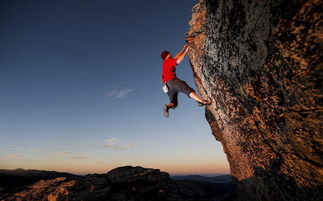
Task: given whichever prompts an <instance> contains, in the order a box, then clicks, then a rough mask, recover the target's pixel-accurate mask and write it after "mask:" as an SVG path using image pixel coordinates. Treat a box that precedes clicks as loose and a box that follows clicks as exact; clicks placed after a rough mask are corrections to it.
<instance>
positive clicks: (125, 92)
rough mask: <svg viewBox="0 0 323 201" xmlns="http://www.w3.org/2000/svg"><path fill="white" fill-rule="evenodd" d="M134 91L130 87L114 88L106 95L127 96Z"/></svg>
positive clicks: (113, 97) (115, 97) (113, 96)
mask: <svg viewBox="0 0 323 201" xmlns="http://www.w3.org/2000/svg"><path fill="white" fill-rule="evenodd" d="M132 91H133V89H128V88H124V89H114V90H112V91H109V92H107V93H106V94H105V96H106V97H109V98H111V99H119V98H125V97H126V96H127V95H128V94H129V93H130V92H132Z"/></svg>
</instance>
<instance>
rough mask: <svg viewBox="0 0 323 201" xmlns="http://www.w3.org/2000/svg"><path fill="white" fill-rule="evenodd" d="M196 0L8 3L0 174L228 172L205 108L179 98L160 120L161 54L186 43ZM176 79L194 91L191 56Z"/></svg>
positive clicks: (0, 69)
mask: <svg viewBox="0 0 323 201" xmlns="http://www.w3.org/2000/svg"><path fill="white" fill-rule="evenodd" d="M195 3H196V1H195V0H194V1H193V0H185V1H184V0H182V1H171V0H165V1H143V0H138V1H135V2H134V1H130V0H129V1H113V2H111V1H107V0H67V1H54V0H32V1H18V0H10V1H9V0H4V1H1V3H0V29H1V32H0V44H1V46H0V94H1V96H0V137H1V140H0V168H8V169H12V168H18V167H21V168H34V169H47V170H57V171H69V172H74V173H91V172H105V171H107V170H109V169H111V168H115V167H118V166H121V165H141V166H144V167H153V168H159V169H162V170H164V171H168V172H170V173H174V174H182V173H183V174H185V173H228V172H229V167H228V164H227V160H226V158H225V154H224V153H223V149H222V146H221V144H220V143H219V142H217V141H216V140H215V139H214V137H213V136H212V135H211V131H210V128H209V125H208V124H207V122H206V120H205V118H204V109H203V108H200V107H197V104H196V103H195V102H194V101H193V100H190V99H188V98H187V97H186V96H185V95H183V94H181V95H180V96H179V106H178V108H176V110H174V111H173V110H172V111H171V113H170V118H168V119H166V118H164V117H163V116H162V106H163V105H164V104H165V103H167V102H168V98H167V96H166V95H165V94H164V93H163V92H162V89H161V87H162V84H161V75H160V72H161V59H160V53H161V51H163V50H166V49H167V50H169V51H170V52H171V53H173V55H174V54H176V53H177V52H178V51H180V49H181V48H182V46H183V45H184V44H185V42H184V38H185V32H187V31H188V29H189V27H188V21H189V20H190V18H191V8H192V7H193V5H194V4H195ZM177 75H178V77H179V78H181V79H183V80H185V81H186V82H188V83H189V84H190V85H191V86H192V87H193V88H196V87H195V85H194V82H193V77H192V72H191V68H190V66H189V64H188V61H187V59H185V61H183V62H182V63H181V64H180V65H179V66H178V69H177Z"/></svg>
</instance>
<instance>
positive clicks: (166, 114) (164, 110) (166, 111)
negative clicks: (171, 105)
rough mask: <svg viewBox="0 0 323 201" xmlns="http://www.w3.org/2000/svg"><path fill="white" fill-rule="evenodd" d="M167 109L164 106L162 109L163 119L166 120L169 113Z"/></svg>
mask: <svg viewBox="0 0 323 201" xmlns="http://www.w3.org/2000/svg"><path fill="white" fill-rule="evenodd" d="M168 110H169V109H168V107H167V105H165V106H164V107H163V114H164V117H166V118H168V117H169V111H168Z"/></svg>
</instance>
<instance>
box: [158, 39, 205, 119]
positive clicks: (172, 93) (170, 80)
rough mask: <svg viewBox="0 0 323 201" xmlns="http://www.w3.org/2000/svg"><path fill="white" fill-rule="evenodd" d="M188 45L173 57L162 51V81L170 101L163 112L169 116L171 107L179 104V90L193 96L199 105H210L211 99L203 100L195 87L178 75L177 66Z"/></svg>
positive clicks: (190, 96)
mask: <svg viewBox="0 0 323 201" xmlns="http://www.w3.org/2000/svg"><path fill="white" fill-rule="evenodd" d="M189 48H190V47H189V46H188V45H184V47H183V49H182V50H181V51H180V52H179V53H178V54H177V55H176V56H175V57H174V58H173V57H172V55H171V54H170V53H169V52H168V51H163V52H162V53H161V58H162V59H163V65H162V67H163V70H162V82H163V84H164V87H163V89H164V92H165V93H167V95H168V97H169V100H170V103H169V104H166V105H165V106H164V107H163V114H164V116H165V117H168V116H169V109H175V108H176V107H177V105H178V100H177V96H178V92H181V93H184V94H186V95H187V96H188V97H189V98H193V99H194V100H196V101H197V102H198V104H199V106H205V105H210V104H211V100H203V99H202V98H200V97H199V96H198V95H197V94H196V92H195V90H194V89H192V88H191V87H190V86H189V85H188V84H187V83H186V82H184V81H183V80H180V79H178V78H177V76H176V66H177V64H180V63H181V62H182V61H183V60H184V57H185V56H186V54H187V52H188V50H189Z"/></svg>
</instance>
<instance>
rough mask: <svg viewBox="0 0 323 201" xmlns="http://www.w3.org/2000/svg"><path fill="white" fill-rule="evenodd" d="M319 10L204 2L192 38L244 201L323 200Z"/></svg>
mask: <svg viewBox="0 0 323 201" xmlns="http://www.w3.org/2000/svg"><path fill="white" fill-rule="evenodd" d="M322 7H323V3H322V1H319V0H308V1H304V0H302V1H296V0H294V1H287V0H279V1H273V0H265V1H257V0H250V1H240V0H237V1H233V0H205V1H199V3H197V4H196V5H195V6H194V7H193V9H192V11H193V15H192V19H191V21H190V22H189V25H190V30H189V32H187V38H188V39H189V40H188V41H189V44H190V45H191V47H192V48H191V50H190V52H189V58H190V63H191V66H192V70H193V75H194V77H195V83H196V85H197V88H198V89H199V92H200V93H201V94H202V96H203V97H205V98H206V97H209V98H211V99H212V100H213V104H212V105H211V106H208V107H207V108H206V113H205V116H206V118H207V120H208V122H209V124H210V126H211V129H212V133H213V135H214V136H215V138H216V139H217V140H219V141H221V143H222V145H223V148H224V152H225V153H226V154H227V158H228V161H229V164H230V169H231V174H232V175H233V176H234V177H235V178H236V180H237V181H238V182H237V184H238V189H239V193H238V195H239V196H238V198H237V199H240V200H259V201H260V200H261V201H266V200H320V199H321V195H322V183H323V176H322V175H323V174H322V173H323V168H322V167H323V160H322V153H323V146H322V144H323V143H322V142H323V137H322V130H323V123H322V122H323V121H322V120H323V117H322V116H323V115H322V113H323V106H322V100H323V99H322V98H323V90H322V78H323V76H322V74H323V73H322V41H323V33H322V24H323V22H322V12H321V11H322Z"/></svg>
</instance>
